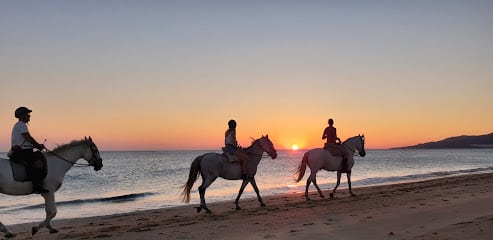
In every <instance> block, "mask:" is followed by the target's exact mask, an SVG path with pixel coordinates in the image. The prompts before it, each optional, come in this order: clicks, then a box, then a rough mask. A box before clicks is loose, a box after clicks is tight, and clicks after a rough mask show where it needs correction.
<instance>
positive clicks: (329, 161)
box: [295, 135, 366, 200]
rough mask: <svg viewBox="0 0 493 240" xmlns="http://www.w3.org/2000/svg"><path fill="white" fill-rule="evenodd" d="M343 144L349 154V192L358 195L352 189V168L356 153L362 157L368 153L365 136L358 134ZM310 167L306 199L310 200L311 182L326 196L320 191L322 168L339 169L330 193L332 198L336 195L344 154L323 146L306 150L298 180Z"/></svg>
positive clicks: (321, 195) (299, 168) (299, 167)
mask: <svg viewBox="0 0 493 240" xmlns="http://www.w3.org/2000/svg"><path fill="white" fill-rule="evenodd" d="M342 146H343V147H344V151H345V155H346V156H348V159H347V161H348V162H347V168H348V170H347V171H346V176H347V180H348V185H349V192H350V193H351V196H356V195H355V194H354V193H353V191H352V189H351V169H352V168H353V166H354V158H353V156H354V154H355V153H356V152H358V154H359V155H360V156H361V157H364V156H365V155H366V152H365V136H364V135H358V136H355V137H352V138H349V139H348V140H346V141H345V142H344V143H342ZM307 164H308V166H309V167H310V171H311V172H310V177H308V179H307V180H306V189H305V198H306V200H310V199H309V198H308V187H309V186H310V183H312V182H313V185H315V187H316V188H317V191H318V194H320V197H322V198H323V197H324V195H323V194H322V191H320V188H319V187H318V185H317V172H318V171H319V170H320V169H325V170H327V171H337V184H336V186H335V188H334V190H332V193H330V198H333V197H334V193H335V192H336V189H337V187H338V186H339V183H340V182H341V173H342V171H341V169H342V156H332V155H331V154H330V152H329V151H327V150H325V149H323V148H315V149H312V150H310V151H308V152H306V153H305V154H304V155H303V160H302V161H301V163H300V165H299V166H298V168H297V169H296V173H295V174H297V175H298V177H297V178H296V182H299V181H301V179H302V178H303V176H304V175H305V170H306V165H307Z"/></svg>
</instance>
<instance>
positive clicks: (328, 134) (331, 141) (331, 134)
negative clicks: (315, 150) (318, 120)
mask: <svg viewBox="0 0 493 240" xmlns="http://www.w3.org/2000/svg"><path fill="white" fill-rule="evenodd" d="M328 123H329V126H328V127H326V128H325V130H324V133H323V135H322V139H327V142H326V143H325V145H324V148H325V149H326V150H327V151H329V152H330V153H331V154H332V155H333V156H341V157H342V164H341V171H342V172H347V170H348V169H347V168H348V166H347V156H346V154H345V151H344V148H343V147H342V145H341V139H339V138H338V137H337V129H336V128H335V127H334V120H332V118H331V119H329V122H328Z"/></svg>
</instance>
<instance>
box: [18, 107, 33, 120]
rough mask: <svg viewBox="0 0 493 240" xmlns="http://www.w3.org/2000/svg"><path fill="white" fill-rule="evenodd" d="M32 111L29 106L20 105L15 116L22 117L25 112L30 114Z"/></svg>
mask: <svg viewBox="0 0 493 240" xmlns="http://www.w3.org/2000/svg"><path fill="white" fill-rule="evenodd" d="M30 112H32V110H31V109H29V108H27V107H18V108H17V109H16V110H15V117H16V118H20V117H21V116H23V115H25V114H28V113H30Z"/></svg>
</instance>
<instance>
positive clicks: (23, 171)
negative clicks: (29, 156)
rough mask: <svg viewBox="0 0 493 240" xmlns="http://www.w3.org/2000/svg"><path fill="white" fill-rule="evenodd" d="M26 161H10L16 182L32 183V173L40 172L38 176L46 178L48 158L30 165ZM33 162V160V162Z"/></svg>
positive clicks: (40, 159)
mask: <svg viewBox="0 0 493 240" xmlns="http://www.w3.org/2000/svg"><path fill="white" fill-rule="evenodd" d="M28 161H29V160H26V159H15V160H13V159H10V166H11V167H12V174H13V177H14V180H15V181H16V182H30V181H32V180H33V178H32V175H33V174H32V171H39V172H38V173H37V174H42V175H43V176H46V174H47V167H46V166H47V162H46V158H44V157H43V158H39V159H37V160H35V161H34V162H33V163H29V162H28ZM31 161H32V160H31Z"/></svg>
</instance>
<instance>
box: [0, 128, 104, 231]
mask: <svg viewBox="0 0 493 240" xmlns="http://www.w3.org/2000/svg"><path fill="white" fill-rule="evenodd" d="M43 155H44V157H45V158H46V162H47V170H48V171H47V175H46V177H45V179H44V182H43V183H44V188H45V189H46V190H48V192H46V193H41V196H42V197H43V198H44V200H45V211H46V218H45V220H44V221H42V222H40V223H39V224H38V226H33V227H32V229H31V234H32V235H34V234H36V233H37V232H38V230H39V229H41V228H43V227H46V228H47V229H48V230H49V232H50V233H57V232H58V230H57V229H56V228H54V227H53V226H52V225H51V220H52V219H53V218H54V217H55V215H56V213H57V209H56V205H55V204H56V203H55V192H56V191H57V190H58V189H59V188H60V186H61V185H62V182H63V178H64V177H65V174H66V173H67V171H68V170H69V169H70V168H71V167H72V166H73V165H74V164H75V162H76V161H77V160H78V159H80V158H83V159H84V160H86V161H87V162H88V164H87V166H93V167H94V170H95V171H99V170H100V169H101V168H102V167H103V159H101V156H100V155H99V150H98V148H97V146H96V144H94V142H93V141H92V138H91V137H89V138H86V137H84V139H83V140H78V141H72V142H70V143H68V144H64V145H60V146H58V147H57V148H55V149H54V150H53V151H47V152H43ZM0 193H3V194H8V195H15V196H21V195H29V194H32V193H33V186H32V183H31V182H16V181H15V180H14V177H13V170H12V167H11V162H10V160H9V159H4V158H0ZM0 231H2V232H3V233H4V236H5V237H6V238H11V237H14V236H15V234H13V233H11V232H10V231H9V230H8V229H7V228H6V227H5V225H3V223H2V222H0Z"/></svg>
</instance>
